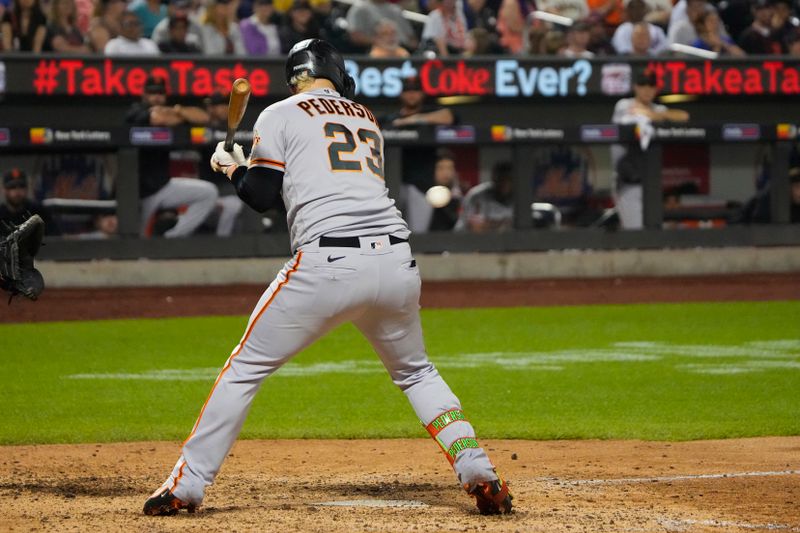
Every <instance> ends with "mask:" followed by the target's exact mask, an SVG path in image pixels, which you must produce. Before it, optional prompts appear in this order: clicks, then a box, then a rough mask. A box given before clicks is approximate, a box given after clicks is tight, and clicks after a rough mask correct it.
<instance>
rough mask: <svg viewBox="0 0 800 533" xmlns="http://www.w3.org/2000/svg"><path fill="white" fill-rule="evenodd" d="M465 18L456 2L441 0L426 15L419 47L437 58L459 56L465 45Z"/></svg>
mask: <svg viewBox="0 0 800 533" xmlns="http://www.w3.org/2000/svg"><path fill="white" fill-rule="evenodd" d="M466 41H467V17H466V16H464V11H463V10H462V9H461V7H460V5H459V4H458V3H457V2H456V0H441V1H440V2H439V5H438V6H437V7H436V9H434V10H433V11H431V12H430V13H428V20H427V21H425V27H423V28H422V43H421V46H422V47H423V49H425V50H432V51H434V52H436V54H437V55H438V56H439V57H447V56H450V55H461V54H463V53H464V49H465V48H466V44H467V42H466Z"/></svg>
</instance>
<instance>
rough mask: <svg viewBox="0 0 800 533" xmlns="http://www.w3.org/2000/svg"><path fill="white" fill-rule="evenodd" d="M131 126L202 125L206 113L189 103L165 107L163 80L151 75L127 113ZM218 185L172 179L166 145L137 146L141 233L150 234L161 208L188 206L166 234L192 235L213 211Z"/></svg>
mask: <svg viewBox="0 0 800 533" xmlns="http://www.w3.org/2000/svg"><path fill="white" fill-rule="evenodd" d="M126 122H127V123H128V124H130V125H133V126H178V125H180V124H186V123H188V124H205V123H207V122H208V113H206V112H205V111H204V110H203V109H200V108H196V107H188V106H180V105H176V106H167V88H166V83H165V81H164V80H163V79H160V78H153V77H150V78H148V79H147V81H146V82H145V87H144V93H143V94H142V100H141V102H138V103H135V104H134V105H133V106H132V107H131V109H130V110H129V112H128V115H127V116H126ZM217 196H218V193H217V188H216V187H214V185H212V184H211V183H208V182H206V181H203V180H199V179H189V178H171V177H170V174H169V148H168V147H164V148H140V149H139V197H140V198H141V205H142V218H141V235H142V236H143V237H146V236H149V235H150V233H151V228H152V226H153V223H154V221H155V218H156V215H157V213H158V211H159V210H160V209H178V208H180V207H183V206H188V208H187V209H186V211H185V212H184V213H183V214H181V215H180V216H179V217H178V218H177V221H176V224H175V226H174V227H172V228H171V229H169V230H167V231H166V232H165V233H164V236H165V237H168V238H171V237H185V236H187V235H191V234H192V233H193V232H194V231H195V229H197V227H198V226H199V225H200V224H202V223H203V221H204V220H205V219H206V218H207V217H208V215H209V214H210V213H211V211H213V209H214V206H215V205H216V201H217Z"/></svg>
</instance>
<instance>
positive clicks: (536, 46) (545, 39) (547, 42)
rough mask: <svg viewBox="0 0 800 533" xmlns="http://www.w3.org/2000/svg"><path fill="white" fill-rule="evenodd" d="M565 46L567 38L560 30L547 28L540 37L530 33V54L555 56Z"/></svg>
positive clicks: (559, 53)
mask: <svg viewBox="0 0 800 533" xmlns="http://www.w3.org/2000/svg"><path fill="white" fill-rule="evenodd" d="M566 47H567V38H566V36H565V35H564V32H562V31H561V30H547V31H546V32H544V34H541V35H540V38H536V39H534V38H533V34H532V35H531V47H530V50H529V53H530V54H531V55H544V56H557V55H561V53H562V52H563V51H564V49H565V48H566Z"/></svg>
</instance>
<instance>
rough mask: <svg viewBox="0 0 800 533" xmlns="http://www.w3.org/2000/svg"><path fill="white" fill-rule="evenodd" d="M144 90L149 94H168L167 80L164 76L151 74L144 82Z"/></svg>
mask: <svg viewBox="0 0 800 533" xmlns="http://www.w3.org/2000/svg"><path fill="white" fill-rule="evenodd" d="M144 92H146V93H148V94H167V82H166V80H164V78H160V77H156V76H150V77H148V78H147V80H145V82H144Z"/></svg>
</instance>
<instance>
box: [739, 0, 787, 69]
mask: <svg viewBox="0 0 800 533" xmlns="http://www.w3.org/2000/svg"><path fill="white" fill-rule="evenodd" d="M752 9H753V23H752V24H751V25H750V27H749V28H747V29H745V30H744V31H743V32H742V34H741V35H740V36H739V46H740V47H741V48H742V50H744V51H745V52H746V53H748V54H752V55H779V54H781V53H783V47H782V43H781V40H780V37H779V36H778V35H777V34H776V33H775V32H774V31H773V28H772V16H773V14H774V13H775V10H774V9H773V8H772V3H771V0H755V1H754V2H753V8H752Z"/></svg>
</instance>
